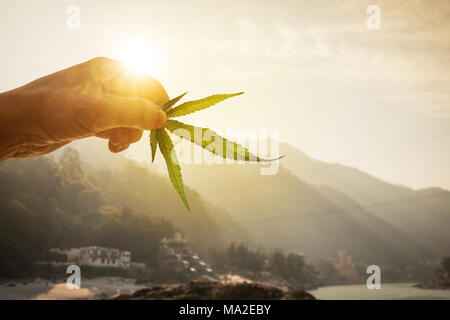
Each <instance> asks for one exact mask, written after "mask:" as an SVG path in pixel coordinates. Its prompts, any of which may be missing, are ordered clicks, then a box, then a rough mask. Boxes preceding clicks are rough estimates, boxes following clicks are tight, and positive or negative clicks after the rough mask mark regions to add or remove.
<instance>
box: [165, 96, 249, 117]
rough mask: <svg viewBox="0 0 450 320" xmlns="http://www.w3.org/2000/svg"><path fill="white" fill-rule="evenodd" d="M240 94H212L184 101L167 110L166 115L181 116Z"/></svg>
mask: <svg viewBox="0 0 450 320" xmlns="http://www.w3.org/2000/svg"><path fill="white" fill-rule="evenodd" d="M240 94H243V92H239V93H232V94H215V95H212V96H209V97H206V98H203V99H200V100H194V101H189V102H185V103H183V104H180V105H179V106H178V107H176V108H173V109H171V110H169V111H167V116H168V117H170V118H175V117H181V116H184V115H187V114H189V113H193V112H196V111H200V110H202V109H206V108H209V107H211V106H213V105H215V104H216V103H219V102H221V101H223V100H225V99H228V98H231V97H235V96H238V95H240ZM180 97H182V96H180ZM177 98H178V97H177ZM177 98H175V99H177ZM175 99H174V100H175ZM180 99H181V98H180ZM178 100H179V99H178ZM178 100H177V101H178ZM177 101H176V102H177ZM176 102H175V103H176ZM175 103H173V104H172V105H174V104H175Z"/></svg>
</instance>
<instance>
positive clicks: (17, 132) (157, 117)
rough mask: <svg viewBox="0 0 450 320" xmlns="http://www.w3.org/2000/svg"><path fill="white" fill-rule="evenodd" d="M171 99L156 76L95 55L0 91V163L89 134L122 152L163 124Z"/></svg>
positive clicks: (50, 150) (47, 150) (47, 149)
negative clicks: (139, 72)
mask: <svg viewBox="0 0 450 320" xmlns="http://www.w3.org/2000/svg"><path fill="white" fill-rule="evenodd" d="M168 100H169V97H168V96H167V93H166V91H165V90H164V88H163V86H162V85H161V84H160V83H159V82H158V81H157V80H155V79H153V78H151V77H149V76H147V75H144V74H137V73H134V72H131V71H129V70H127V69H126V67H125V66H124V65H123V64H121V63H120V62H118V61H115V60H112V59H109V58H94V59H92V60H89V61H87V62H84V63H81V64H79V65H76V66H73V67H70V68H68V69H64V70H62V71H59V72H56V73H53V74H50V75H48V76H45V77H43V78H40V79H37V80H35V81H33V82H30V83H29V84H27V85H25V86H22V87H19V88H17V89H14V90H11V91H8V92H4V93H1V94H0V161H1V160H5V159H8V158H12V157H18V158H24V157H35V156H39V155H43V154H46V153H49V152H52V151H54V150H56V149H58V148H60V147H62V146H64V145H65V144H67V143H69V142H71V141H74V140H77V139H81V138H85V137H90V136H97V137H100V138H105V139H109V143H108V146H109V149H110V150H111V151H112V152H120V151H123V150H125V149H127V148H128V146H129V145H130V144H131V143H133V142H136V141H138V140H139V139H140V138H141V136H142V132H143V130H149V129H154V128H161V127H163V126H164V125H165V122H166V120H167V117H166V114H165V112H164V111H162V109H161V107H162V106H163V105H164V104H165V103H166V102H167V101H168Z"/></svg>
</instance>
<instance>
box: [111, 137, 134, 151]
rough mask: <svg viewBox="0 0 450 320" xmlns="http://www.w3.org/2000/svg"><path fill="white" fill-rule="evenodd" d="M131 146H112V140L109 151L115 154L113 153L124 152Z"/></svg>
mask: <svg viewBox="0 0 450 320" xmlns="http://www.w3.org/2000/svg"><path fill="white" fill-rule="evenodd" d="M129 146H130V145H129V144H124V145H118V146H116V145H114V144H111V140H110V141H109V143H108V148H109V151H111V152H113V153H118V152H122V151H124V150H126V149H127V148H128V147H129Z"/></svg>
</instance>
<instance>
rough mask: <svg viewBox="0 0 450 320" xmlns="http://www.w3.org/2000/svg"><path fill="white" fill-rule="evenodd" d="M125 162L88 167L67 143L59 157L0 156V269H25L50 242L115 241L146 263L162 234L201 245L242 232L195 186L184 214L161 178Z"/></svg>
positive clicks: (214, 244) (62, 244) (4, 271)
mask: <svg viewBox="0 0 450 320" xmlns="http://www.w3.org/2000/svg"><path fill="white" fill-rule="evenodd" d="M125 164H126V165H125V166H124V167H123V168H121V169H117V170H114V171H112V170H111V169H107V168H105V169H92V168H91V167H90V166H89V165H86V164H83V163H82V161H81V160H80V156H79V153H78V151H76V150H73V149H70V148H66V149H65V151H64V153H63V154H62V156H61V157H60V159H59V162H57V161H55V159H54V158H52V157H40V158H35V159H24V160H18V159H14V160H8V161H5V162H2V163H0V181H1V184H0V257H1V259H0V275H2V276H7V275H14V274H18V273H24V272H26V269H27V267H29V266H30V264H31V262H32V261H35V260H40V259H45V257H46V255H47V253H48V249H49V248H51V247H76V246H82V245H103V246H111V247H117V248H121V249H124V250H130V251H132V252H133V259H134V260H135V261H145V262H147V263H148V264H150V265H151V264H154V263H155V261H156V259H157V250H156V249H157V246H158V244H159V240H160V239H161V238H163V237H167V236H170V235H172V234H173V233H174V232H181V233H182V234H184V235H185V236H186V237H187V238H188V239H189V240H190V241H191V243H192V244H193V245H194V246H195V248H196V249H197V250H199V251H202V250H206V249H208V248H210V247H213V248H214V247H216V248H217V247H224V246H226V245H228V244H229V242H231V241H232V240H242V239H245V236H244V234H243V233H242V232H241V231H240V229H239V227H238V226H237V225H236V224H235V223H233V221H232V220H230V219H229V218H228V216H227V214H226V212H224V211H223V210H218V209H217V210H216V209H214V208H213V207H211V206H210V205H208V204H207V203H206V202H205V201H203V200H202V198H201V197H200V195H198V194H197V193H196V192H195V191H193V190H192V189H188V190H187V192H188V194H189V199H190V201H191V206H192V208H193V210H192V213H188V212H187V211H186V210H185V208H184V207H183V204H182V203H181V201H180V200H179V199H178V198H177V195H176V194H175V192H174V191H173V190H172V188H171V186H170V185H169V182H168V181H167V180H166V179H165V178H162V177H160V176H157V175H155V174H151V173H149V172H148V171H147V170H146V169H145V168H141V167H139V166H138V165H136V164H134V163H133V162H132V161H128V160H125Z"/></svg>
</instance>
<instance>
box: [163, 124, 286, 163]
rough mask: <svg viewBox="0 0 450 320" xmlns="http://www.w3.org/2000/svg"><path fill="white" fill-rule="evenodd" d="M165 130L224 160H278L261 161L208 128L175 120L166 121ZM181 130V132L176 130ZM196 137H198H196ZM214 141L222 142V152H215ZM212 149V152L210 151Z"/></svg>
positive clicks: (240, 146) (245, 149)
mask: <svg viewBox="0 0 450 320" xmlns="http://www.w3.org/2000/svg"><path fill="white" fill-rule="evenodd" d="M166 128H167V129H168V130H169V131H170V132H172V133H173V134H175V135H177V136H179V137H181V138H183V139H186V140H188V141H191V142H193V143H195V144H197V145H199V146H201V147H202V148H204V149H206V150H208V151H209V152H211V153H213V154H215V155H218V156H221V157H223V158H224V159H226V158H228V159H232V160H244V161H251V162H266V161H273V160H278V159H280V158H281V157H280V158H277V159H262V158H259V157H257V156H255V155H254V154H252V153H251V152H250V151H248V149H247V148H245V147H243V146H242V145H240V144H238V143H236V142H233V141H229V140H227V139H225V138H223V137H221V136H220V135H218V134H217V133H215V132H214V131H212V130H210V129H208V128H198V127H194V126H191V125H189V124H185V123H183V122H180V121H176V120H170V119H169V120H167V122H166ZM177 129H182V130H177ZM196 135H198V137H197V136H196ZM216 139H218V140H216ZM215 141H217V143H218V144H220V143H221V142H222V148H221V149H222V150H216V148H215ZM211 149H214V150H211Z"/></svg>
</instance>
